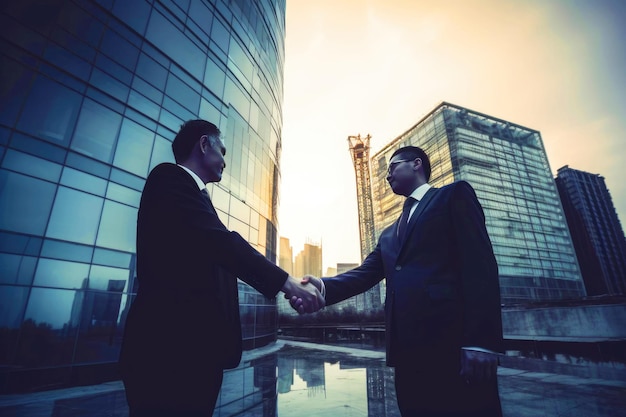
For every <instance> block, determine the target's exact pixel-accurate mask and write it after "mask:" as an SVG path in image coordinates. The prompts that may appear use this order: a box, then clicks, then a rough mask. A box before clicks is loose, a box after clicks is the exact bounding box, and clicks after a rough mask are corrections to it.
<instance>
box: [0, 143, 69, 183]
mask: <svg viewBox="0 0 626 417" xmlns="http://www.w3.org/2000/svg"><path fill="white" fill-rule="evenodd" d="M2 167H3V168H8V169H10V170H13V171H18V172H22V173H25V174H29V175H32V176H34V177H38V178H41V179H44V180H48V181H51V182H57V181H59V177H60V176H61V165H59V164H55V163H54V162H50V161H46V160H45V159H41V158H37V157H35V156H32V155H27V154H25V153H22V152H17V151H14V150H12V149H9V150H8V151H7V153H6V156H5V158H4V160H3V161H2Z"/></svg>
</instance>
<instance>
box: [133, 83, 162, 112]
mask: <svg viewBox="0 0 626 417" xmlns="http://www.w3.org/2000/svg"><path fill="white" fill-rule="evenodd" d="M135 80H136V81H137V80H139V81H140V79H139V78H135ZM141 82H142V83H144V84H145V82H143V81H141ZM146 85H147V84H146ZM128 106H129V107H131V108H133V109H135V110H137V111H138V112H140V113H142V114H145V115H146V116H148V117H150V118H151V119H154V120H156V119H158V118H159V109H160V108H159V106H158V105H157V104H156V103H155V102H153V101H152V100H148V99H147V98H146V97H145V96H144V95H143V94H139V93H138V92H136V91H135V90H130V95H129V96H128Z"/></svg>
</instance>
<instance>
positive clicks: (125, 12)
mask: <svg viewBox="0 0 626 417" xmlns="http://www.w3.org/2000/svg"><path fill="white" fill-rule="evenodd" d="M113 14H115V15H117V16H118V17H119V18H120V19H122V20H123V21H124V23H126V24H127V25H128V26H130V27H131V28H133V29H135V30H136V31H137V32H138V33H139V34H143V32H144V30H146V25H147V24H148V16H149V15H150V5H149V4H148V3H146V2H145V1H125V0H118V1H116V2H115V5H114V6H113Z"/></svg>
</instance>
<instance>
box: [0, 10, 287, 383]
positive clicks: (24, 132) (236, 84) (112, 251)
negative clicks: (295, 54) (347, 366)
mask: <svg viewBox="0 0 626 417" xmlns="http://www.w3.org/2000/svg"><path fill="white" fill-rule="evenodd" d="M0 25H1V26H2V29H1V35H0V43H1V48H0V57H1V58H2V64H1V67H0V69H1V74H2V76H1V77H0V86H1V87H0V88H1V90H2V94H1V95H0V97H1V101H0V265H1V267H0V335H1V336H0V393H6V392H20V391H34V390H39V389H49V388H57V387H63V386H68V385H79V384H85V383H94V382H99V381H101V380H104V379H112V378H115V377H117V374H116V361H117V358H118V354H119V347H120V342H121V334H122V331H123V326H124V317H125V314H126V311H127V309H128V307H129V305H130V303H131V302H132V298H133V295H134V292H135V290H136V279H135V233H136V232H135V230H136V218H137V208H138V205H139V199H140V194H141V191H142V188H143V185H144V182H145V179H146V177H147V175H148V172H149V171H150V169H151V168H153V167H154V166H155V165H156V164H158V163H160V162H163V161H169V162H173V156H172V151H171V140H172V139H173V138H174V136H175V134H176V132H177V131H178V130H179V128H180V126H181V124H182V123H183V122H184V121H185V120H188V119H195V118H203V119H207V120H209V121H212V122H214V123H215V124H216V125H217V126H218V127H219V128H220V130H221V131H222V136H223V141H224V143H225V145H226V147H227V149H228V151H227V153H226V164H227V165H226V169H225V171H224V175H223V179H222V182H221V183H219V184H211V185H209V192H210V194H211V196H212V199H213V204H214V205H215V207H216V209H217V211H218V214H219V216H220V218H221V219H222V221H223V222H224V223H225V225H226V226H227V227H228V228H229V229H231V230H235V231H237V232H239V233H240V234H241V235H242V236H243V237H244V238H245V239H247V240H248V241H249V242H250V243H251V244H252V245H253V246H254V247H255V248H257V249H258V250H259V251H260V252H261V253H263V254H264V255H265V256H267V257H268V258H269V259H270V260H272V261H274V262H275V261H276V256H277V247H276V246H277V233H276V229H277V224H278V221H277V214H276V213H277V206H278V200H279V199H278V187H277V184H278V181H279V179H280V165H279V159H280V149H281V128H282V97H283V93H282V92H283V66H284V38H285V1H284V0H254V1H248V0H197V1H196V0H194V1H180V0H172V1H159V2H156V1H155V2H152V1H146V0H136V1H128V0H75V1H33V0H21V1H13V2H4V3H3V6H2V7H1V8H0ZM176 285H177V284H176V281H175V280H173V281H172V287H175V286H176ZM239 291H240V304H241V315H242V323H243V328H242V331H243V337H244V346H245V348H246V349H250V348H253V347H256V346H261V345H264V344H267V343H269V342H270V341H273V340H275V338H276V320H277V313H276V303H275V301H274V300H267V299H265V298H264V297H263V296H261V295H260V294H259V293H258V292H256V291H255V290H253V289H252V288H251V287H249V286H247V285H245V284H243V283H242V282H240V283H239ZM165 337H167V336H165ZM216 337H219V335H216ZM207 354H209V352H207Z"/></svg>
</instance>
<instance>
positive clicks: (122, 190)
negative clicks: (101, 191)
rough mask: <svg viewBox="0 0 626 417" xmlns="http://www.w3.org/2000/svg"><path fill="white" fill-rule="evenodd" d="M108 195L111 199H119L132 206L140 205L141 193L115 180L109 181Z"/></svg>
mask: <svg viewBox="0 0 626 417" xmlns="http://www.w3.org/2000/svg"><path fill="white" fill-rule="evenodd" d="M106 197H107V198H108V199H109V200H113V201H118V202H120V203H124V204H126V205H129V206H132V207H139V200H140V199H141V193H140V192H139V191H137V190H133V189H131V188H128V187H124V186H123V185H120V184H116V183H114V182H110V183H109V188H108V189H107V195H106Z"/></svg>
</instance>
